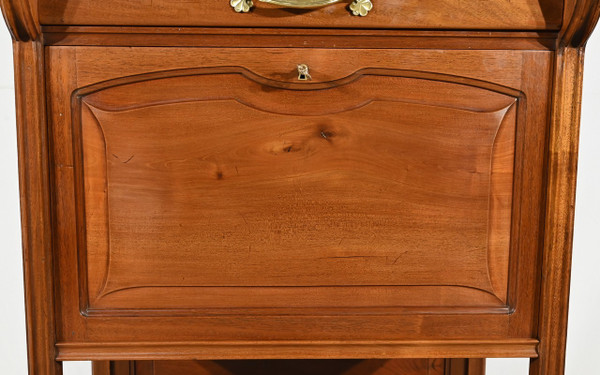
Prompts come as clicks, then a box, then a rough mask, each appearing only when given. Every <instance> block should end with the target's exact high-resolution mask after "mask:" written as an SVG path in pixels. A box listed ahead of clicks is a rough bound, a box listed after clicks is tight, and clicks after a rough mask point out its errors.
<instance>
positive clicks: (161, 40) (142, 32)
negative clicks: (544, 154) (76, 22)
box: [42, 26, 558, 50]
mask: <svg viewBox="0 0 600 375" xmlns="http://www.w3.org/2000/svg"><path fill="white" fill-rule="evenodd" d="M42 30H43V32H44V42H45V43H46V44H47V45H61V46H84V45H85V46H128V47H130V46H139V47H142V46H153V47H161V46H163V47H237V48H240V47H241V48H244V47H276V46H279V47H293V48H346V49H348V48H361V49H372V48H398V49H410V48H419V49H492V50H496V49H517V50H519V49H520V50H552V49H553V48H554V46H555V44H556V38H557V35H558V34H557V33H556V32H506V31H490V32H481V31H422V30H370V29H367V30H349V29H342V30H338V29H335V30H333V29H275V28H249V29H244V32H243V33H242V32H241V29H239V28H214V27H213V28H209V27H204V28H199V27H184V28H175V27H118V26H115V27H106V26H44V27H43V29H42ZM354 37H356V38H354Z"/></svg>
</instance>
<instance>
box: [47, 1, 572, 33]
mask: <svg viewBox="0 0 600 375" xmlns="http://www.w3.org/2000/svg"><path fill="white" fill-rule="evenodd" d="M350 2H351V1H347V0H345V1H342V2H340V3H338V4H331V5H328V6H326V7H322V8H317V9H290V8H285V7H279V6H275V5H272V4H267V3H264V2H260V1H258V0H257V1H254V8H253V9H252V11H251V12H249V13H242V14H240V13H235V11H233V9H232V8H231V6H230V4H229V0H154V1H150V0H136V1H135V2H132V1H128V0H104V1H94V0H78V1H64V0H46V1H40V6H39V19H40V22H41V23H42V24H45V25H118V26H120V25H128V26H129V25H135V26H236V27H326V28H329V27H336V28H354V29H356V28H359V29H363V28H364V29H367V28H384V29H389V28H399V29H413V28H416V29H464V28H465V26H466V25H468V26H469V27H468V28H469V29H482V30H509V29H515V30H558V29H559V28H560V24H561V16H562V1H560V0H541V1H540V0H513V1H511V2H507V1H502V0H496V1H489V0H488V1H485V0H475V1H468V2H465V1H457V0H444V1H439V0H403V1H400V2H398V1H394V0H374V1H373V10H371V11H370V12H369V14H368V15H367V16H366V17H357V16H352V15H351V12H350V11H349V10H348V6H349V4H350Z"/></svg>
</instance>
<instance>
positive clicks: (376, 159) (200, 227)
mask: <svg viewBox="0 0 600 375" xmlns="http://www.w3.org/2000/svg"><path fill="white" fill-rule="evenodd" d="M188 74H193V73H191V72H190V73H186V75H185V76H183V77H174V78H165V77H162V78H161V79H159V80H155V79H151V78H149V79H148V80H146V81H144V80H140V81H139V82H137V83H132V84H130V85H120V86H116V87H114V88H108V89H103V90H101V91H95V89H94V88H90V89H89V90H91V91H92V92H93V93H92V94H90V95H89V96H85V97H83V98H82V101H83V103H85V104H84V108H83V114H82V119H81V121H82V123H81V126H82V130H81V139H82V150H81V153H82V156H83V160H84V167H83V171H82V173H83V174H84V176H85V178H84V180H85V185H86V187H85V192H86V197H89V199H88V198H86V203H85V212H86V217H85V219H84V221H85V222H86V226H87V232H88V235H87V237H86V243H85V246H87V248H88V249H91V250H92V251H91V252H89V253H88V255H87V259H88V261H87V263H88V264H89V265H93V266H100V267H99V268H88V283H89V285H88V287H89V288H91V289H90V293H91V295H90V297H89V298H90V300H89V303H90V308H91V309H96V310H97V309H100V308H115V309H116V308H121V309H136V308H145V309H153V310H155V309H160V308H169V309H172V308H189V307H196V308H200V307H210V308H228V309H231V308H235V307H251V308H257V307H286V306H287V307H304V306H310V307H333V306H338V307H344V308H348V307H353V306H357V307H366V306H371V307H385V306H390V307H393V306H419V305H420V306H438V305H446V306H461V304H464V305H465V306H468V305H470V306H476V307H478V308H481V307H483V306H502V305H503V300H505V298H506V287H507V285H506V282H507V281H506V280H507V265H508V250H509V247H508V244H509V241H510V216H511V215H510V207H511V202H512V174H513V173H512V167H513V164H514V151H513V150H514V136H515V124H516V121H515V119H516V117H515V115H516V111H515V110H514V108H513V105H514V104H515V103H516V98H514V97H502V95H498V94H495V93H493V92H487V91H486V90H479V91H481V92H477V93H467V92H466V93H465V94H459V95H457V96H458V97H461V98H468V97H473V98H475V97H477V98H478V100H481V101H475V100H473V101H467V102H465V104H464V105H463V106H464V107H463V108H460V107H458V108H456V109H455V108H454V107H446V106H452V105H456V104H455V103H444V101H445V99H444V98H442V97H437V96H434V97H432V98H427V99H426V100H425V101H423V102H416V101H415V100H420V99H418V98H415V97H414V96H415V94H414V93H415V92H420V93H421V94H420V95H424V96H427V95H428V94H429V95H431V93H434V92H435V93H437V92H444V91H449V90H451V91H454V92H456V93H458V92H462V91H468V90H477V89H474V88H468V86H458V87H456V88H455V87H453V86H452V85H451V84H448V83H443V82H436V81H422V80H420V79H410V78H404V77H402V75H405V74H409V73H403V72H394V71H380V72H378V71H373V72H371V73H369V72H364V73H361V74H360V75H355V77H353V79H352V81H349V82H343V83H340V82H336V84H335V85H334V86H332V87H330V88H329V89H327V90H318V91H314V90H311V91H305V90H306V88H305V86H293V87H298V88H299V89H300V88H301V90H300V91H294V90H289V89H288V90H277V89H276V87H274V86H267V85H266V84H265V83H264V82H263V83H262V86H259V85H257V82H254V81H252V80H249V79H248V78H247V77H246V78H242V77H240V76H239V73H238V72H236V71H235V70H234V71H232V72H227V71H226V70H225V71H224V72H222V73H212V74H211V73H210V71H208V72H198V74H197V75H195V76H194V75H188ZM396 75H399V76H398V77H396ZM431 79H433V78H431ZM224 82H226V83H225V84H224ZM165 87H169V88H170V89H171V90H173V91H174V92H176V93H177V94H176V95H175V96H168V97H164V96H163V93H164V92H166V91H165ZM230 87H234V88H235V89H233V90H232V89H230ZM269 87H270V89H269ZM310 87H314V85H311V86H310ZM393 87H403V88H404V89H403V90H402V91H400V92H398V91H397V90H392V88H393ZM413 87H414V88H413ZM373 88H376V91H372V90H373ZM261 90H262V92H261ZM405 90H406V91H405ZM207 93H208V96H207ZM254 93H255V94H254ZM350 93H351V94H352V96H349V95H348V94H350ZM356 93H360V95H357V94H356ZM411 93H412V94H411ZM179 97H181V98H185V99H184V100H183V101H181V100H180V99H178V98H179ZM132 100H133V102H131V101H132ZM129 102H131V103H129ZM436 102H437V103H436ZM112 103H119V104H118V105H119V107H115V106H114V105H113V104H112ZM162 103H166V104H162ZM331 103H339V105H341V107H339V108H337V107H338V105H335V106H332V104H331ZM478 103H482V106H480V107H479V108H478V106H479V104H478ZM322 104H325V107H326V108H325V107H324V106H323V105H322ZM498 105H499V106H500V107H499V108H497V109H496V108H495V109H493V110H491V111H490V112H487V111H486V112H480V111H484V110H487V109H488V108H491V107H492V106H498ZM511 109H512V110H511ZM425 110H426V111H427V112H428V116H424V115H423V113H424V111H425ZM383 112H386V115H385V116H381V115H378V114H380V113H383ZM214 114H218V116H217V117H216V118H215V117H214ZM90 116H91V117H90ZM307 116H309V117H307ZM202 118H207V119H209V118H210V119H211V120H210V122H209V123H206V125H205V123H202V122H199V119H202ZM217 118H218V119H219V120H217ZM373 118H378V122H373V120H372V119H373ZM401 118H402V119H403V120H400V119H401ZM242 119H244V120H243V121H242ZM436 119H445V120H444V121H443V122H436ZM450 119H452V122H451V121H449V120H450ZM356 121H358V124H361V125H353V126H349V125H348V124H351V123H353V122H356ZM424 123H426V124H428V127H423V126H422V125H421V124H424ZM123 124H127V126H126V127H123V126H122V125H123ZM138 124H139V125H138ZM209 124H210V125H209ZM363 124H364V125H363ZM387 124H394V127H389V125H387ZM468 124H472V125H470V126H469V125H468ZM484 124H486V126H484ZM75 126H80V125H79V124H75ZM143 133H146V134H151V135H152V137H153V136H154V135H158V136H159V137H158V138H157V139H153V138H144V137H140V136H141V134H143ZM88 134H89V135H88ZM190 134H196V136H195V137H196V138H195V139H193V140H192V138H190ZM382 136H383V137H382ZM77 137H79V136H77ZM396 137H397V138H396ZM456 137H458V138H459V139H461V140H462V141H463V142H465V143H457V142H456V141H455V140H454V139H455V138H456ZM134 138H137V139H138V143H137V144H134V143H132V141H131V140H132V139H134ZM167 138H169V139H170V142H171V143H166V142H165V139H167ZM386 138H387V140H386ZM186 143H188V144H189V145H190V148H184V147H182V145H184V144H186ZM202 145H212V146H211V147H210V148H208V149H206V150H204V149H203V148H202ZM363 150H364V151H363ZM394 150H398V151H394ZM418 150H427V151H426V153H427V154H428V155H427V156H426V155H425V154H421V153H420V152H419V151H418ZM466 150H469V152H468V153H465V151H466ZM124 152H128V153H129V154H127V155H125V154H124ZM442 154H445V155H446V156H444V157H441V155H442ZM405 155H410V158H408V159H407V158H406V156H405ZM449 155H452V156H449ZM467 161H476V162H478V164H474V165H470V164H465V163H466V162H467ZM430 165H431V166H432V167H433V169H432V167H431V166H430ZM394 170H400V171H402V173H401V174H394ZM189 171H194V172H193V173H192V174H189ZM463 171H471V172H467V173H465V172H463ZM165 178H166V179H165ZM148 181H152V183H151V186H152V187H151V188H150V189H148V188H149V187H150V186H149V185H148ZM390 194H391V195H390ZM134 197H135V198H134ZM265 197H267V198H266V199H265ZM270 197H273V198H270ZM355 197H360V200H356V199H355ZM367 197H369V198H367ZM132 198H134V199H132ZM149 202H153V203H152V204H150V205H148V204H147V203H149ZM216 202H221V203H219V204H217V205H215V203H216ZM442 207H443V208H442ZM446 207H448V209H446ZM109 218H110V219H109ZM139 219H142V220H143V221H142V222H140V221H139ZM342 223H343V225H342ZM409 223H410V224H409ZM274 225H276V226H274ZM469 225H470V226H469ZM135 228H145V229H143V230H142V231H137V230H136V229H135ZM459 228H460V229H459ZM423 231H425V232H429V233H435V235H434V236H432V239H435V240H434V241H435V242H424V241H423V239H422V237H423V236H422V233H423ZM458 233H460V235H459V236H458V237H457V236H456V235H455V234H458ZM188 234H190V235H191V236H189V235H188ZM156 236H158V237H156ZM159 238H160V239H159ZM374 239H377V247H371V246H370V245H369V243H372V242H373V241H374ZM103 248H104V249H105V251H104V252H102V253H101V254H96V253H95V252H97V251H100V249H103ZM173 249H177V252H175V251H173ZM438 249H439V251H438ZM463 249H464V250H463ZM459 251H461V252H459ZM462 251H466V253H463V252H462ZM142 252H143V258H144V259H145V261H144V262H141V261H140V255H141V254H142ZM167 253H168V254H169V255H168V257H167V258H165V257H164V255H163V254H167ZM442 259H443V260H442ZM157 267H160V269H161V271H160V272H159V273H158V274H157V273H156V272H155V271H154V270H157V269H159V268H157ZM447 267H450V268H451V269H452V270H453V272H454V273H452V274H450V273H448V272H447V271H446V269H447ZM134 269H135V270H136V272H135V273H134V272H132V270H134ZM199 270H201V272H198V271H199ZM138 272H139V273H138ZM387 286H389V287H387ZM400 286H406V287H405V288H400ZM444 286H449V288H444ZM189 287H199V288H200V287H201V288H200V289H198V290H192V289H190V288H189ZM249 287H251V289H249ZM286 287H293V290H289V289H288V288H286ZM427 287H432V289H433V290H432V291H431V292H427V290H428V288H427ZM461 287H462V288H465V287H466V288H470V289H471V290H467V291H462V290H460V288H461ZM182 288H183V289H182ZM408 289H412V290H408ZM476 291H481V292H484V293H486V294H487V295H484V296H481V297H479V298H478V297H476V294H475V293H474V292H476ZM249 293H250V295H251V296H252V297H251V298H248V297H249ZM489 295H491V296H492V297H495V298H492V299H490V298H489V297H490V296H489ZM350 296H354V298H350ZM417 296H419V297H418V298H416V297H417ZM441 296H443V299H440V297H441ZM223 297H224V298H223ZM413 301H414V302H413ZM182 303H183V304H182ZM415 303H416V304H417V305H415ZM306 304H308V305H306Z"/></svg>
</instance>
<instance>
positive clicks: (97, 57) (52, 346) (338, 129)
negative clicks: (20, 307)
mask: <svg viewBox="0 0 600 375" xmlns="http://www.w3.org/2000/svg"><path fill="white" fill-rule="evenodd" d="M346 5H347V3H341V4H338V5H334V6H331V7H325V8H322V9H318V10H310V11H291V10H289V9H281V8H276V7H272V6H265V5H264V4H259V5H258V6H257V7H256V9H255V10H254V11H253V12H251V13H250V14H235V13H234V12H233V11H232V10H231V9H230V7H229V4H228V3H227V1H217V0H211V1H205V2H202V4H200V3H199V2H194V1H192V2H188V1H186V2H180V1H171V0H157V1H147V0H137V1H135V2H125V1H121V0H107V1H104V2H94V1H90V0H81V1H58V0H39V1H26V0H21V1H19V0H0V8H1V9H2V12H3V15H4V18H5V20H6V22H7V24H8V26H9V30H10V32H11V35H12V37H13V39H14V40H15V41H16V42H15V45H14V53H15V73H16V74H15V77H16V87H17V122H18V124H17V126H18V130H19V131H18V136H19V140H18V142H19V168H20V183H21V203H22V209H23V213H22V220H23V221H22V226H23V250H24V252H23V253H24V261H25V262H24V264H25V267H24V268H25V286H26V303H27V325H28V332H27V334H28V341H29V365H30V373H31V374H36V375H37V374H40V375H56V374H60V373H61V366H60V363H59V362H56V360H59V361H63V360H77V359H79V360H82V359H92V360H127V361H129V360H132V359H136V360H157V359H165V360H166V359H180V360H207V361H212V360H225V359H284V358H287V359H294V358H295V359H306V358H315V359H349V360H351V359H354V358H371V359H370V360H368V361H361V362H360V363H357V365H358V367H361V366H363V367H361V368H362V369H366V368H367V367H369V366H370V364H375V363H378V364H382V363H385V364H386V365H384V366H382V367H380V369H385V368H386V366H392V367H394V366H398V365H399V364H400V363H408V362H402V361H398V360H389V358H397V359H402V358H466V357H494V356H499V357H509V356H524V357H531V358H535V359H534V360H533V361H532V363H531V368H530V372H531V374H532V375H541V374H545V375H555V374H556V375H559V374H562V373H563V372H564V349H565V336H566V326H567V306H568V303H567V302H568V287H569V277H568V276H569V272H570V256H571V240H572V219H573V200H574V193H575V178H574V177H575V170H576V160H577V137H578V121H579V107H580V95H581V74H582V66H583V54H584V47H585V43H586V41H587V38H588V37H589V34H590V33H591V31H592V30H593V28H594V26H595V25H596V23H597V21H598V18H599V17H600V1H599V0H565V1H564V2H563V1H561V0H546V1H539V2H538V1H533V0H515V1H511V2H506V1H485V2H484V1H471V2H460V1H456V0H448V1H445V0H444V1H432V0H425V1H416V0H407V1H404V2H402V4H399V3H397V2H392V1H386V0H381V1H379V2H378V3H377V4H376V5H375V9H374V11H373V12H372V13H371V14H370V15H369V16H368V17H364V18H358V17H351V16H349V15H348V11H347V9H345V6H346ZM132 25H133V26H132ZM136 25H137V26H136ZM182 26H190V28H185V27H182ZM414 28H418V29H419V30H410V29H414ZM450 29H454V31H450ZM477 30H479V31H477ZM116 46H121V47H116ZM176 46H180V47H188V48H178V47H176ZM128 47H131V48H128ZM163 47H169V48H163ZM189 47H191V48H189ZM299 63H305V64H308V65H309V66H310V67H311V73H312V74H313V80H312V81H310V82H309V83H306V84H304V85H300V84H298V83H297V81H296V79H297V78H296V71H295V69H296V68H295V67H296V65H297V64H299ZM390 72H394V73H393V74H391V73H390ZM74 93H75V95H73V94H74ZM74 109H75V110H74ZM215 114H218V116H215ZM74 144H75V145H79V146H76V147H75V149H73V147H72V146H73V145H74ZM240 166H241V167H242V169H241V170H240ZM236 167H237V168H236ZM82 172H83V173H82ZM490 197H492V198H493V199H490ZM240 213H241V214H242V215H239V214H240ZM240 218H241V219H240ZM179 224H181V226H180V225H179ZM82 238H83V241H82ZM340 240H341V241H340ZM398 244H400V245H398ZM240 249H244V250H246V251H245V252H242V251H241V250H240ZM398 249H410V250H411V251H409V252H404V253H403V252H399V251H398ZM410 255H412V258H411V256H410ZM109 256H110V258H109ZM198 270H202V271H203V272H198ZM435 288H438V290H436V289H435ZM174 290H178V291H174ZM249 290H252V292H248V291H249ZM315 290H318V292H315ZM159 291H160V292H159ZM165 291H167V292H165ZM274 312H275V313H274ZM536 357H537V358H536ZM377 360H380V361H377ZM207 363H209V362H205V364H207ZM210 363H213V362H210ZM412 363H425V362H424V361H421V362H418V361H417V362H412ZM447 363H454V364H456V366H457V367H455V368H454V370H455V371H459V373H461V372H462V373H464V372H465V371H466V372H467V373H469V374H471V375H473V374H478V373H479V372H480V371H481V370H482V362H473V363H474V364H473V366H470V365H469V368H467V369H466V368H465V367H464V366H462V365H461V363H462V364H463V365H464V362H457V361H450V362H447ZM361 364H362V365H361ZM170 365H173V366H175V368H177V366H184V365H185V364H182V363H179V364H177V363H170ZM211 366H212V365H211ZM461 366H462V367H461ZM375 367H376V366H375ZM97 368H98V367H97ZM369 368H370V367H369ZM104 370H106V368H105V369H104ZM366 370H368V369H366ZM396 370H397V368H395V369H394V371H396ZM381 371H383V370H381ZM234 372H235V371H234ZM446 372H447V371H446ZM446 375H447V374H446Z"/></svg>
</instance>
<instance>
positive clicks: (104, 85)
mask: <svg viewBox="0 0 600 375" xmlns="http://www.w3.org/2000/svg"><path fill="white" fill-rule="evenodd" d="M210 74H236V75H242V76H243V77H245V78H246V79H248V80H250V81H254V82H257V83H259V84H261V85H264V86H269V87H273V88H279V89H295V90H323V89H327V88H337V87H339V86H343V85H349V84H352V83H353V82H355V81H357V80H359V79H360V78H361V77H363V76H366V75H376V76H377V75H379V76H390V77H402V78H411V79H418V80H419V79H420V80H428V81H434V82H443V83H452V84H456V85H462V86H469V87H473V88H477V89H481V90H487V91H490V92H494V93H498V94H501V95H504V96H506V97H507V98H513V99H514V101H512V102H510V103H509V104H508V106H507V107H502V108H500V109H498V110H499V111H504V115H503V116H502V118H501V119H500V122H499V123H498V129H500V128H501V127H503V125H504V124H505V123H507V121H506V116H507V113H508V112H509V110H510V108H512V107H513V106H514V107H515V108H514V109H516V112H517V113H519V114H518V115H516V117H519V118H522V117H523V111H524V108H525V105H526V104H525V103H526V100H525V95H524V93H522V92H521V91H519V90H515V89H512V88H508V87H504V86H500V85H497V84H494V83H490V82H485V81H479V80H475V79H470V78H465V77H456V76H450V75H446V74H440V73H431V72H422V71H406V70H398V69H376V68H366V69H361V70H359V71H356V72H354V73H353V74H351V75H349V76H347V77H343V78H340V79H337V80H334V81H328V82H318V83H311V84H305V83H290V82H283V81H275V80H272V79H268V78H265V77H262V76H260V75H257V74H256V73H254V72H252V71H249V70H247V69H245V68H242V67H235V66H234V67H215V68H197V69H181V70H172V71H162V72H153V73H146V74H141V75H137V76H131V77H122V78H117V79H114V80H110V81H105V82H101V83H99V84H94V85H91V86H88V87H83V88H80V89H78V90H76V91H75V92H74V93H73V96H72V108H73V109H72V113H73V114H74V118H73V121H72V124H73V129H74V132H75V137H74V142H75V145H74V146H75V154H76V159H77V160H79V162H78V163H76V164H80V163H82V160H83V148H82V146H81V145H80V143H81V141H82V140H81V135H78V134H79V133H80V132H81V131H80V130H79V128H80V127H81V126H82V125H81V111H82V105H83V103H84V102H85V100H84V99H85V98H86V97H87V96H88V95H91V94H94V93H97V92H100V91H103V90H107V89H110V88H113V87H119V86H123V85H128V84H132V83H140V82H148V81H153V80H163V79H169V78H174V77H186V76H197V75H210ZM186 100H188V101H189V100H190V99H189V98H188V99H186ZM166 102H168V103H170V104H172V103H174V102H176V101H174V100H173V99H172V98H171V99H169V100H167V101H166ZM86 105H87V106H90V105H91V106H94V105H98V104H93V102H92V103H91V104H90V103H86ZM155 105H160V102H154V101H152V100H151V101H150V102H149V103H141V102H140V103H137V104H131V105H128V106H125V107H118V106H117V107H110V108H103V109H102V110H105V111H109V112H110V113H116V112H119V111H124V110H125V111H129V110H132V109H135V108H145V107H146V106H155ZM429 105H433V104H429ZM438 105H439V104H438ZM440 107H443V105H440ZM100 108H102V106H101V107H100ZM456 108H458V109H463V110H465V109H464V108H462V107H460V106H457V107H456ZM260 110H261V111H267V109H266V108H261V109H260ZM469 110H472V111H474V112H478V111H479V110H477V109H473V108H470V109H469ZM514 121H515V123H514V125H513V126H514V127H517V126H518V124H517V118H515V120H514ZM96 124H97V126H99V127H100V129H101V128H102V126H101V124H100V122H99V120H98V119H97V118H96ZM496 132H497V133H498V132H499V130H497V131H496ZM100 133H101V134H104V133H105V132H104V131H103V130H101V131H100ZM497 133H496V136H497ZM515 141H516V140H515ZM103 142H104V144H106V139H104V141H103ZM495 144H496V138H494V141H493V143H492V149H493V150H495V149H496V147H495ZM77 170H79V172H78V173H76V174H77V176H78V177H77V182H76V183H77V184H78V185H81V184H82V183H83V181H84V177H83V175H84V172H83V167H78V166H76V171H77ZM492 172H493V169H490V174H491V173H492ZM514 188H515V187H514V186H513V189H514ZM492 189H493V184H492V183H490V194H492ZM84 196H85V193H84V194H82V195H81V197H82V198H81V201H80V202H78V203H77V204H78V206H79V207H80V210H79V213H78V219H77V220H78V221H79V222H80V223H84V222H85V213H84V212H83V211H82V210H83V207H85V198H84ZM511 199H512V197H511ZM513 204H514V202H513ZM492 214H493V210H491V209H490V211H489V213H488V215H489V219H488V220H490V221H491V220H492V219H491V218H492ZM106 215H108V211H107V212H106ZM81 225H82V227H85V225H83V224H81ZM105 225H108V219H106V224H105ZM507 225H508V226H509V227H510V226H511V225H512V224H511V223H510V222H509V223H507ZM509 231H510V230H509ZM78 235H79V236H80V238H79V246H78V247H79V252H80V254H79V257H80V260H79V262H80V263H79V264H80V269H81V270H82V272H81V274H80V277H81V279H80V283H79V287H80V292H79V295H80V302H81V305H80V308H81V312H82V314H83V315H85V316H141V315H143V316H194V315H198V314H217V315H231V314H251V315H252V314H265V313H267V314H269V315H271V314H290V313H293V314H300V315H320V314H332V313H334V314H340V313H341V314H348V313H350V312H354V313H359V314H390V313H392V314H398V313H401V314H415V313H435V314H455V313H458V312H468V313H476V314H490V313H491V314H510V313H512V312H513V311H514V306H510V305H509V304H508V302H507V301H508V296H507V290H498V289H497V288H496V287H497V285H496V283H495V282H494V280H493V277H492V276H496V277H497V275H496V274H493V273H492V272H491V271H490V268H489V267H490V264H489V256H490V255H489V253H490V252H491V251H492V247H494V246H493V245H492V242H491V240H490V238H489V237H488V249H487V252H488V264H487V267H488V277H489V278H490V279H489V283H490V286H489V289H480V288H476V287H474V286H468V285H454V284H444V285H423V286H421V287H423V288H425V287H447V288H453V287H456V288H458V287H461V288H469V289H477V291H478V292H483V293H488V294H490V295H491V296H493V297H495V298H496V299H497V302H498V305H493V306H492V305H490V306H470V305H464V306H463V305H460V304H459V305H457V306H437V307H427V308H426V307H417V306H411V307H408V306H406V307H403V306H394V307H391V306H390V307H389V308H388V307H381V308H380V307H374V306H373V307H371V306H357V307H356V308H355V307H348V308H345V309H342V310H340V311H336V310H335V309H332V308H330V307H327V306H319V305H315V306H312V305H310V306H306V307H295V308H292V307H286V308H284V307H269V308H263V309H257V308H251V307H247V306H244V307H235V306H233V307H227V309H224V308H223V307H165V308H118V307H97V306H94V305H93V303H92V302H91V301H95V302H98V301H99V300H100V299H102V298H103V297H105V296H107V295H109V294H113V293H119V292H130V291H131V290H132V289H142V288H145V289H157V288H190V287H195V288H199V289H201V288H205V286H203V285H136V286H126V287H121V288H117V289H109V290H106V285H107V283H108V278H109V268H110V259H111V256H110V247H109V248H108V249H107V255H106V259H107V268H106V270H105V272H104V275H105V276H104V281H103V287H102V288H101V289H100V294H99V295H97V296H96V295H90V290H88V289H89V288H88V285H87V283H86V282H85V280H88V276H86V275H87V267H86V264H87V263H88V262H87V261H86V260H85V259H86V258H87V256H86V254H87V253H86V248H87V240H86V234H85V232H84V231H82V232H81V233H78ZM488 235H489V234H488ZM107 236H109V234H108V233H107ZM107 243H110V241H107ZM513 248H514V238H511V237H510V235H509V240H508V241H507V249H506V252H507V253H508V257H509V261H508V262H509V263H510V262H511V261H512V259H513V257H512V256H511V254H512V253H513ZM496 251H498V250H496ZM509 267H510V266H509ZM499 272H501V271H499ZM506 272H508V271H507V270H506ZM490 275H492V276H490ZM506 284H507V285H506V287H507V288H508V285H509V284H508V282H506ZM359 286H360V285H343V286H336V287H338V288H342V287H355V288H356V287H359ZM414 286H420V285H390V286H389V287H390V288H391V287H402V288H409V287H414ZM364 287H365V288H369V287H370V288H373V287H374V286H369V285H364ZM212 288H213V289H214V288H217V287H212ZM280 289H281V288H280ZM319 309H322V310H323V311H322V312H320V311H319Z"/></svg>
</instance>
